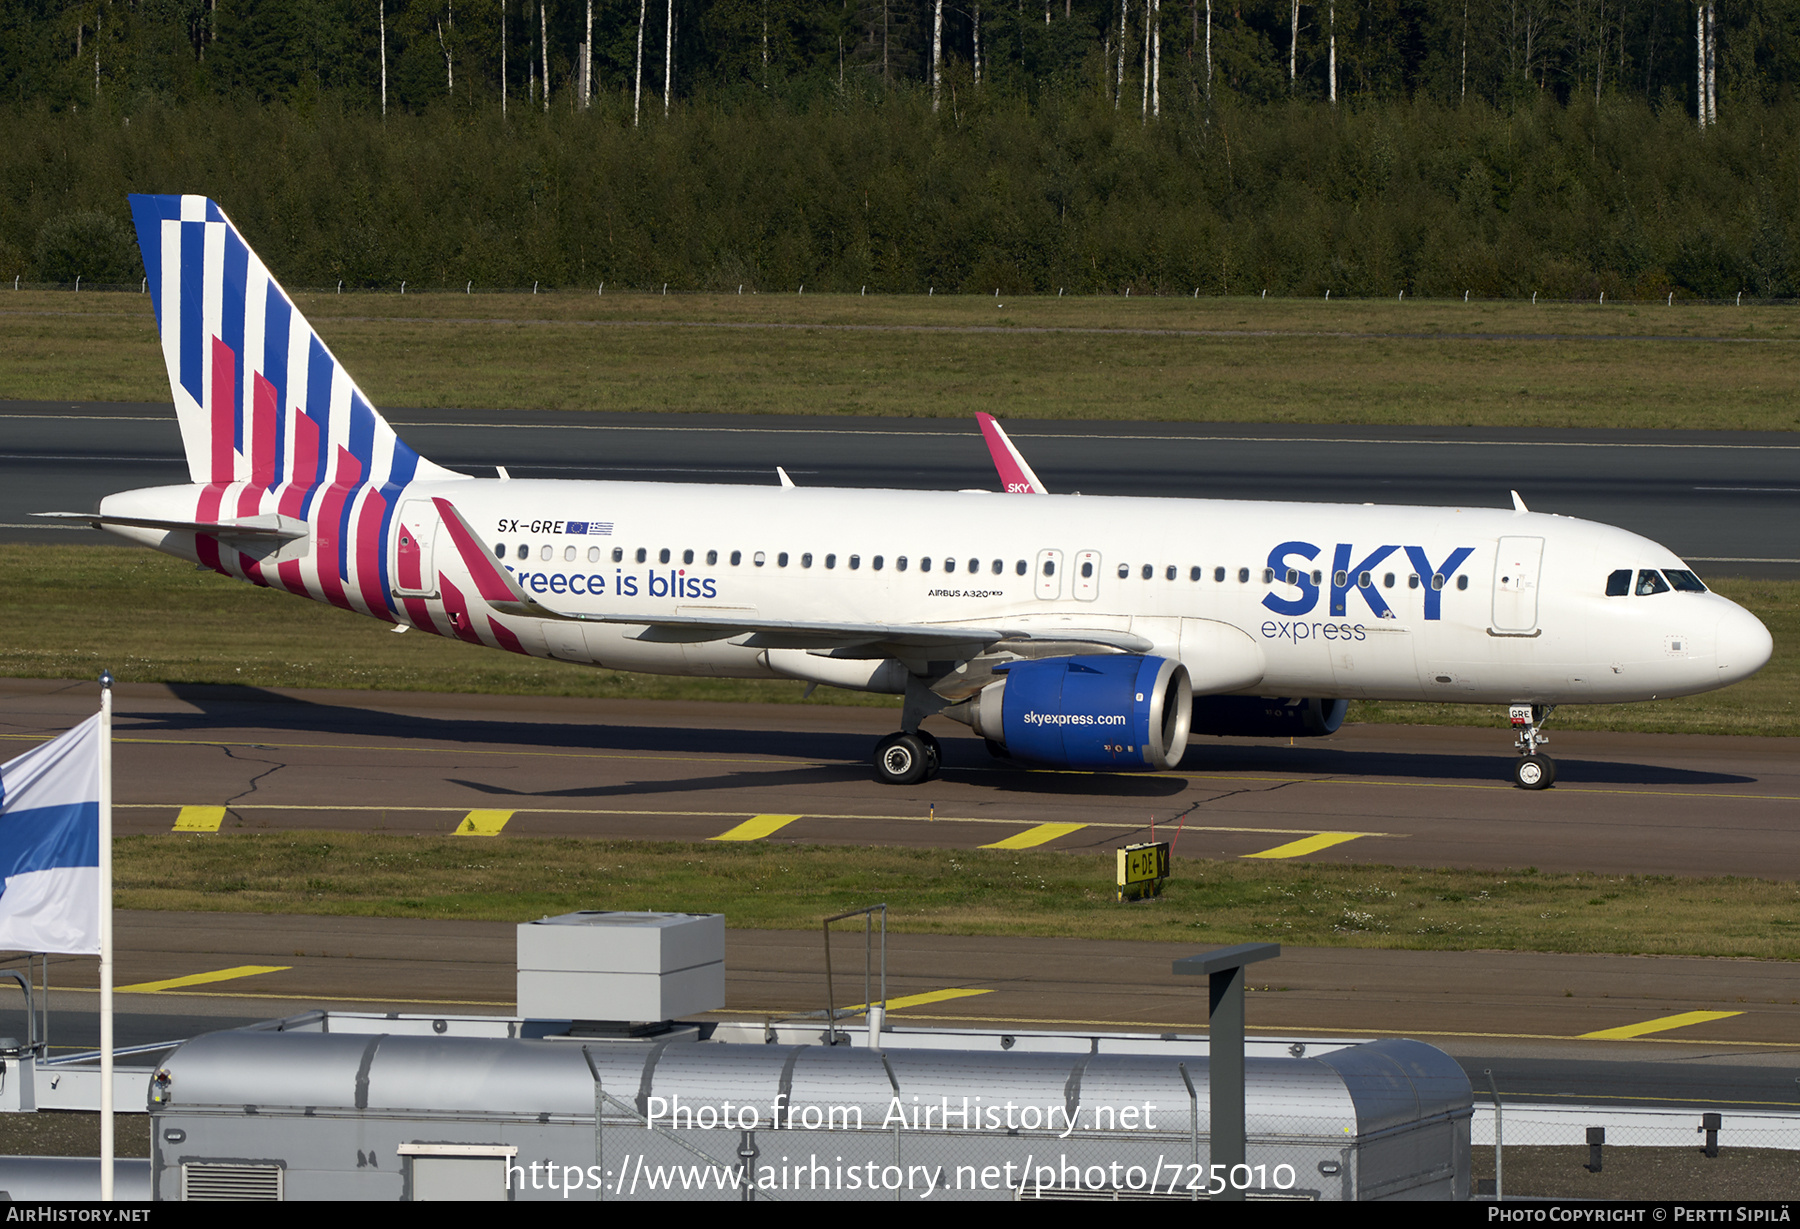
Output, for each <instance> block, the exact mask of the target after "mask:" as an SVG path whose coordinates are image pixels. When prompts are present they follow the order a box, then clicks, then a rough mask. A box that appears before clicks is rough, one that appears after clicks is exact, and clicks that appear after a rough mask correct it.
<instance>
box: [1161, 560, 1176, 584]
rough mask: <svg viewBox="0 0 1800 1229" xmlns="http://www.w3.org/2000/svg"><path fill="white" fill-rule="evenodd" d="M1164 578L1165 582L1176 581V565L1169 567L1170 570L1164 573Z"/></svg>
mask: <svg viewBox="0 0 1800 1229" xmlns="http://www.w3.org/2000/svg"><path fill="white" fill-rule="evenodd" d="M1163 578H1164V579H1165V580H1174V579H1175V565H1174V564H1172V563H1171V564H1170V565H1169V570H1168V571H1166V572H1164V573H1163Z"/></svg>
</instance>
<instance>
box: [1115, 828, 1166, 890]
mask: <svg viewBox="0 0 1800 1229" xmlns="http://www.w3.org/2000/svg"><path fill="white" fill-rule="evenodd" d="M1118 857H1119V900H1120V901H1121V902H1123V901H1128V900H1147V899H1150V898H1152V897H1157V896H1161V895H1162V889H1163V883H1164V882H1165V881H1166V880H1167V879H1168V878H1169V842H1167V841H1155V842H1148V843H1145V844H1142V845H1126V846H1124V847H1123V848H1122V849H1120V850H1119V851H1118Z"/></svg>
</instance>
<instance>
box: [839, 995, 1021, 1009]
mask: <svg viewBox="0 0 1800 1229" xmlns="http://www.w3.org/2000/svg"><path fill="white" fill-rule="evenodd" d="M992 993H993V991H992V990H927V991H926V992H925V993H924V994H903V995H901V996H900V997H899V998H897V999H889V1000H888V1001H887V1010H889V1011H890V1012H892V1011H905V1010H907V1009H908V1008H910V1007H926V1006H929V1005H930V1004H932V1003H947V1002H949V1001H950V1000H951V999H967V998H973V997H974V996H975V995H977V994H992ZM868 1009H869V1005H868V1004H867V1003H858V1004H857V1005H856V1006H854V1007H846V1008H844V1010H845V1011H849V1012H864V1011H867V1010H868Z"/></svg>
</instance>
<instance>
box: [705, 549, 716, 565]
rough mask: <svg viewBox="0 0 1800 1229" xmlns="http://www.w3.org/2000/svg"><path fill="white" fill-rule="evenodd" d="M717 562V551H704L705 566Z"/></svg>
mask: <svg viewBox="0 0 1800 1229" xmlns="http://www.w3.org/2000/svg"><path fill="white" fill-rule="evenodd" d="M718 562H719V552H718V551H716V550H709V551H707V552H706V566H707V567H709V568H710V567H712V566H714V565H715V564H717V563H718Z"/></svg>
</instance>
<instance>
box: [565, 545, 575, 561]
mask: <svg viewBox="0 0 1800 1229" xmlns="http://www.w3.org/2000/svg"><path fill="white" fill-rule="evenodd" d="M563 562H564V563H574V562H575V548H574V547H573V546H565V547H563Z"/></svg>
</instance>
